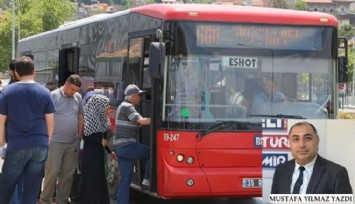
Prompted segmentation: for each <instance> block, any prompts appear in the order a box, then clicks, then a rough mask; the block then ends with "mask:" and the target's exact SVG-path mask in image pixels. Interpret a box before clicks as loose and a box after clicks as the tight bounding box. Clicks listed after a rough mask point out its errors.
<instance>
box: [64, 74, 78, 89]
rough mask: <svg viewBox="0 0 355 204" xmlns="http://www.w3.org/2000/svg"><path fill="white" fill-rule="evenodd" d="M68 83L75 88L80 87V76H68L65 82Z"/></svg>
mask: <svg viewBox="0 0 355 204" xmlns="http://www.w3.org/2000/svg"><path fill="white" fill-rule="evenodd" d="M66 82H68V83H71V84H74V85H75V86H77V87H79V88H80V87H81V79H80V76H79V75H77V74H72V75H70V76H69V77H68V78H67V81H66Z"/></svg>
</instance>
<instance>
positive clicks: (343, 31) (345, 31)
mask: <svg viewBox="0 0 355 204" xmlns="http://www.w3.org/2000/svg"><path fill="white" fill-rule="evenodd" d="M354 35H355V30H354V27H353V26H352V25H351V24H348V25H343V26H341V27H340V28H339V29H338V36H342V37H346V38H347V39H348V40H350V39H351V38H352V37H353V36H354Z"/></svg>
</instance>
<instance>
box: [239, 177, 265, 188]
mask: <svg viewBox="0 0 355 204" xmlns="http://www.w3.org/2000/svg"><path fill="white" fill-rule="evenodd" d="M262 186H263V180H262V179H261V178H243V188H261V187H262Z"/></svg>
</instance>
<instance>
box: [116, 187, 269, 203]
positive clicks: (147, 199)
mask: <svg viewBox="0 0 355 204" xmlns="http://www.w3.org/2000/svg"><path fill="white" fill-rule="evenodd" d="M262 203H263V202H262V201H261V198H230V199H227V198H219V199H174V200H165V199H157V198H154V197H151V196H149V195H146V194H142V193H139V192H137V191H134V190H133V191H132V193H131V197H130V204H262ZM111 204H115V202H114V200H111Z"/></svg>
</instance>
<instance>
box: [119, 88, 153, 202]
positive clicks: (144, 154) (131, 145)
mask: <svg viewBox="0 0 355 204" xmlns="http://www.w3.org/2000/svg"><path fill="white" fill-rule="evenodd" d="M124 93H125V100H124V101H123V102H122V103H121V105H120V106H119V107H118V108H117V113H116V133H115V136H114V139H113V145H114V147H115V153H116V155H117V157H118V166H119V170H120V177H121V178H120V182H119V184H118V189H117V204H128V203H129V188H130V183H131V181H132V176H133V168H134V161H135V160H136V159H143V160H144V162H145V171H144V179H143V182H142V189H149V185H150V183H149V169H150V168H149V146H147V145H143V144H139V143H137V140H136V138H137V135H138V134H139V128H140V127H141V126H142V125H150V118H144V117H142V116H141V115H140V114H139V113H138V112H137V110H136V108H135V106H136V105H138V104H139V103H140V102H141V100H142V98H141V97H142V94H143V93H144V91H143V90H140V89H139V88H138V86H136V85H134V84H130V85H128V86H127V88H126V89H125V92H124Z"/></svg>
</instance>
